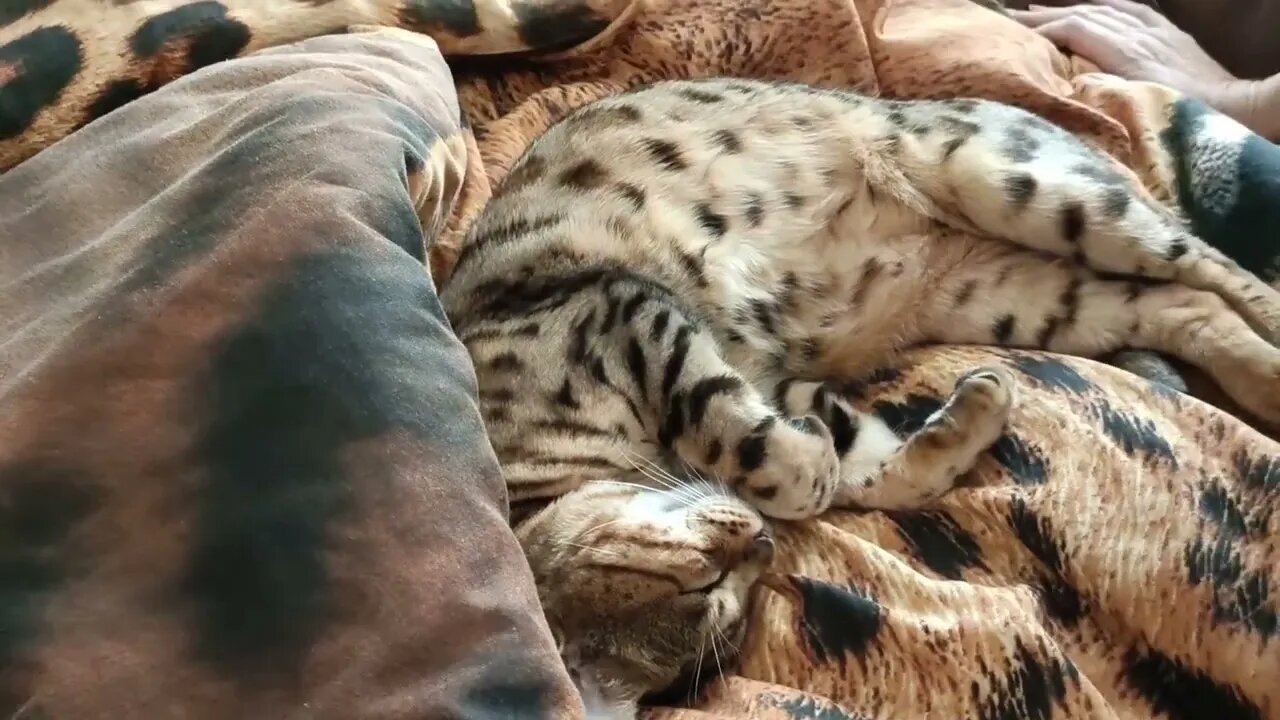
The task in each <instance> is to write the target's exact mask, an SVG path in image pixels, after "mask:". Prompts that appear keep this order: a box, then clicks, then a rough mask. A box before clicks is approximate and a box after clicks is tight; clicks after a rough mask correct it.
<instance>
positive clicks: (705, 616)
mask: <svg viewBox="0 0 1280 720" xmlns="http://www.w3.org/2000/svg"><path fill="white" fill-rule="evenodd" d="M517 534H518V535H519V537H520V541H521V544H522V545H523V547H524V550H525V553H526V555H527V556H528V558H529V562H530V565H531V566H532V568H533V574H534V578H535V580H536V582H537V587H538V595H539V600H540V601H541V603H542V607H543V610H544V611H545V612H546V614H547V619H548V621H549V622H550V625H551V628H552V632H553V634H554V635H555V638H556V641H557V643H558V644H559V646H560V650H561V656H562V657H563V658H564V661H565V665H566V667H567V668H568V669H569V673H570V675H571V676H573V678H574V681H575V683H576V684H577V685H578V688H579V690H580V691H581V692H582V694H583V698H584V700H585V701H586V702H587V705H588V707H589V708H591V707H595V708H604V709H605V711H606V713H607V712H608V711H609V710H616V711H620V712H618V713H617V714H618V715H619V716H625V713H626V712H630V711H632V710H633V709H634V707H635V703H636V702H637V701H638V700H639V699H640V697H641V696H643V695H645V694H648V693H651V692H655V691H659V690H662V689H665V688H667V687H668V686H670V685H672V683H674V682H676V681H677V679H680V678H681V677H682V676H683V675H685V674H688V673H690V672H691V671H695V672H696V671H697V669H698V668H699V665H700V664H701V672H702V674H704V675H707V676H714V674H715V673H716V672H717V663H719V664H721V665H723V663H725V662H727V661H728V660H729V659H731V657H732V655H733V654H734V653H735V652H736V648H737V647H740V645H741V643H742V638H743V634H744V632H745V626H746V619H747V606H748V600H749V596H750V592H751V590H752V588H753V587H754V586H755V584H756V580H757V579H758V578H759V577H760V575H761V573H762V572H763V571H764V570H765V569H766V568H767V567H768V565H769V563H770V561H771V560H772V558H773V538H772V536H771V533H770V530H769V527H768V525H767V524H766V521H765V520H764V518H763V517H762V516H761V515H760V514H759V513H757V512H756V511H755V510H754V509H753V508H752V507H751V506H750V505H747V504H746V503H745V502H743V501H742V500H740V499H739V498H737V497H736V496H734V495H733V494H732V493H730V492H729V491H727V490H725V489H723V488H722V487H721V486H719V485H716V484H713V483H706V482H695V483H692V484H687V485H683V486H682V487H681V488H680V489H678V490H669V489H654V488H652V487H645V486H643V485H641V484H638V483H634V484H633V483H630V482H628V483H614V482H592V483H587V484H586V485H584V486H582V487H580V488H578V489H576V490H574V491H572V492H570V493H568V494H567V495H565V496H563V497H561V498H560V499H558V500H556V501H555V502H554V503H552V504H551V505H549V506H548V507H546V508H545V509H543V510H541V511H540V512H538V513H537V514H536V515H533V516H532V517H530V518H529V519H528V520H526V521H525V522H523V523H521V524H520V526H519V527H518V529H517Z"/></svg>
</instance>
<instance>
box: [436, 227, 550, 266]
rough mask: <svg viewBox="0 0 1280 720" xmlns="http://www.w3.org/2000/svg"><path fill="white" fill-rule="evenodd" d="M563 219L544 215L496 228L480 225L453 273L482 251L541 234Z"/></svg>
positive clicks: (464, 249) (463, 251)
mask: <svg viewBox="0 0 1280 720" xmlns="http://www.w3.org/2000/svg"><path fill="white" fill-rule="evenodd" d="M562 220H564V218H563V217H562V216H560V215H544V216H542V217H536V218H528V217H517V218H515V219H513V220H510V221H509V222H506V223H502V224H500V225H496V226H492V227H491V226H488V225H481V226H480V227H478V228H477V229H476V230H475V231H474V232H473V233H472V234H471V238H470V240H471V242H469V243H467V245H466V246H465V247H464V248H463V250H462V254H461V255H459V256H458V262H457V263H455V265H454V272H457V270H458V268H461V267H463V266H464V265H466V264H467V262H468V261H469V260H471V259H472V258H474V257H475V256H476V255H477V254H478V253H480V252H481V251H482V250H491V249H493V248H496V247H501V246H503V245H506V244H508V243H513V242H515V241H517V240H520V239H521V238H524V237H527V236H529V235H532V234H535V233H538V232H541V231H543V230H545V229H547V228H549V227H553V226H555V225H557V224H559V223H560V221H562Z"/></svg>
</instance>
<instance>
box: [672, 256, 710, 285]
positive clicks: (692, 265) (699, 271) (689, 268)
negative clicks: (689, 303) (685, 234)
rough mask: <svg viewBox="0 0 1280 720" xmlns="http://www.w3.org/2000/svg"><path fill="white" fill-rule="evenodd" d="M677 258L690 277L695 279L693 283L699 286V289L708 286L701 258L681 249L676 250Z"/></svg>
mask: <svg viewBox="0 0 1280 720" xmlns="http://www.w3.org/2000/svg"><path fill="white" fill-rule="evenodd" d="M675 256H676V258H677V259H678V260H679V261H680V264H681V265H683V266H684V269H685V271H686V272H688V273H689V277H691V278H693V281H694V282H695V283H697V284H698V287H706V286H707V284H708V283H707V275H706V272H705V268H704V266H703V263H702V258H701V257H700V256H698V255H694V254H693V253H687V252H685V251H683V250H680V249H679V248H676V250H675Z"/></svg>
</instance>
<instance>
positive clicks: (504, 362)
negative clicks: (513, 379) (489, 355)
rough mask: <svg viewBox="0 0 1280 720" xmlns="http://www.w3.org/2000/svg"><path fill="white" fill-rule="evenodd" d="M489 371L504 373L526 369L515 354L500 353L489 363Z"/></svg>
mask: <svg viewBox="0 0 1280 720" xmlns="http://www.w3.org/2000/svg"><path fill="white" fill-rule="evenodd" d="M489 369H491V370H498V371H503V372H518V371H520V370H523V369H524V363H523V362H521V361H520V357H519V356H518V355H516V354H515V353H513V352H504V353H499V354H497V355H495V356H493V359H491V360H490V361H489Z"/></svg>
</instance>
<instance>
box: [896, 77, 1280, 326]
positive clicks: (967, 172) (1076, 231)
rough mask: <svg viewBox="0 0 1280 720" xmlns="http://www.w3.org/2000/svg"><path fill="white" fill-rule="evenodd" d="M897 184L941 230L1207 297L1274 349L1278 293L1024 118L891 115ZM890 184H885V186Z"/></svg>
mask: <svg viewBox="0 0 1280 720" xmlns="http://www.w3.org/2000/svg"><path fill="white" fill-rule="evenodd" d="M900 105H902V106H904V107H905V111H904V112H903V113H901V114H903V115H905V121H906V122H907V123H908V124H909V125H911V126H913V127H927V128H929V130H928V131H917V132H903V133H900V135H899V138H900V140H899V141H898V142H897V143H894V144H893V147H894V149H895V155H894V159H895V160H896V163H885V164H884V166H885V167H895V166H896V167H898V168H900V171H901V172H902V173H903V174H904V175H905V176H906V179H907V180H908V181H910V182H911V184H912V185H913V186H914V187H916V188H917V189H918V190H919V191H920V192H922V193H923V194H924V195H925V196H927V197H928V198H929V199H930V200H931V202H932V204H933V205H934V206H935V208H936V210H937V214H938V215H939V217H940V218H942V219H944V220H950V221H953V222H955V223H956V224H958V225H960V226H968V227H969V228H970V229H972V230H975V231H977V232H978V233H979V234H981V235H988V236H992V237H998V238H1001V239H1004V240H1007V241H1009V242H1012V243H1016V244H1018V245H1022V246H1024V247H1028V248H1032V249H1035V250H1040V251H1043V252H1048V253H1052V254H1054V255H1058V256H1060V257H1067V258H1071V259H1073V260H1074V261H1075V262H1076V263H1078V264H1080V265H1084V266H1085V267H1088V268H1090V269H1092V270H1094V271H1097V272H1100V273H1113V274H1124V275H1135V276H1139V277H1144V278H1148V279H1154V280H1166V281H1172V282H1177V283H1180V284H1183V285H1187V286H1189V287H1192V288H1195V289H1198V290H1206V291H1209V292H1213V293H1216V294H1217V295H1219V296H1220V297H1221V298H1222V299H1224V300H1226V301H1227V302H1228V303H1229V304H1230V305H1231V306H1232V307H1233V308H1235V309H1236V310H1237V311H1238V312H1239V313H1240V314H1241V315H1242V316H1243V317H1244V318H1245V320H1246V321H1248V322H1249V324H1250V325H1251V326H1252V327H1253V328H1254V329H1255V330H1257V331H1258V332H1259V333H1260V334H1261V335H1262V336H1263V337H1265V338H1266V339H1267V340H1268V341H1269V342H1271V343H1273V344H1280V291H1277V290H1275V289H1273V288H1271V287H1269V286H1268V285H1267V284H1265V283H1264V282H1262V281H1261V280H1260V279H1259V278H1257V277H1256V276H1254V275H1253V274H1252V273H1249V272H1248V271H1246V270H1244V269H1243V268H1241V267H1240V266H1239V265H1238V264H1237V263H1235V262H1234V261H1232V260H1231V259H1230V258H1228V257H1226V256H1225V255H1224V254H1223V253H1222V252H1220V251H1218V250H1217V249H1215V248H1213V247H1212V246H1210V245H1208V244H1207V243H1205V242H1204V241H1203V240H1201V239H1200V238H1198V237H1196V236H1195V235H1193V234H1192V233H1191V232H1190V231H1189V230H1188V228H1187V227H1186V226H1185V224H1184V223H1183V222H1182V221H1181V219H1180V218H1178V217H1177V216H1175V215H1174V214H1173V213H1172V212H1171V211H1170V210H1168V209H1166V208H1165V207H1163V206H1161V205H1160V204H1159V202H1157V201H1156V200H1155V199H1154V198H1153V197H1152V196H1151V195H1150V194H1149V193H1148V192H1147V191H1146V189H1145V188H1143V187H1142V186H1141V185H1140V184H1139V183H1138V182H1137V180H1136V178H1135V177H1134V176H1133V175H1132V174H1131V173H1129V172H1128V171H1127V170H1126V169H1124V168H1123V167H1121V166H1120V165H1118V164H1117V163H1116V162H1115V161H1113V160H1112V159H1111V158H1109V157H1107V156H1105V155H1103V154H1102V153H1100V152H1098V151H1097V150H1094V149H1093V148H1092V147H1090V146H1088V145H1087V144H1085V143H1084V142H1083V141H1081V140H1080V139H1079V138H1077V137H1075V136H1073V135H1071V134H1070V133H1068V132H1066V131H1065V130H1063V129H1061V128H1058V127H1056V126H1054V125H1052V124H1050V123H1048V122H1046V121H1044V120H1042V119H1040V118H1038V117H1036V116H1035V115H1032V114H1030V113H1027V112H1024V111H1022V110H1019V109H1016V108H1012V107H1009V106H1005V105H999V104H996V103H989V102H974V103H970V104H956V103H950V104H948V103H945V102H937V103H921V104H919V105H915V104H907V103H902V104H900ZM892 180H893V179H892V178H890V181H892Z"/></svg>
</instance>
